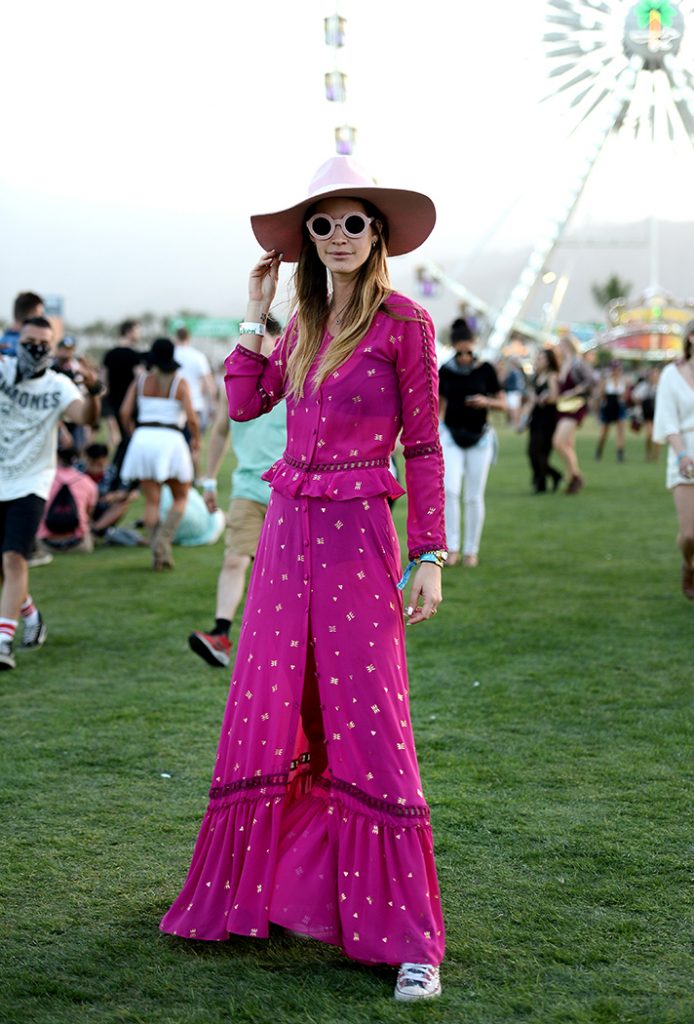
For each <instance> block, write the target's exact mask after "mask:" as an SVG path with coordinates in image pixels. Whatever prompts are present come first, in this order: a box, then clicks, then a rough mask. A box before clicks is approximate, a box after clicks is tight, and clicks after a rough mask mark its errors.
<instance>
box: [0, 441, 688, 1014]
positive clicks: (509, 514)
mask: <svg viewBox="0 0 694 1024" xmlns="http://www.w3.org/2000/svg"><path fill="white" fill-rule="evenodd" d="M594 437H595V435H594V426H593V425H592V424H590V423H589V424H587V425H586V426H585V427H584V429H583V431H582V432H581V437H580V445H579V451H580V454H581V457H582V460H583V462H584V468H585V471H586V476H587V479H588V486H587V488H586V490H585V491H584V492H583V493H582V494H580V495H578V496H577V497H567V496H566V495H564V494H557V495H551V494H547V495H544V496H532V495H531V494H530V493H529V480H528V470H527V464H526V460H525V455H524V444H525V438H524V437H517V436H515V435H512V434H510V433H508V432H505V431H503V430H502V432H501V442H502V444H501V454H500V458H499V462H498V464H497V465H496V466H495V467H494V469H493V471H492V475H491V478H490V484H489V489H488V493H487V498H488V502H487V526H486V530H485V535H484V539H483V546H482V552H481V564H480V566H479V568H478V569H477V570H465V569H462V568H457V567H456V568H450V569H446V570H445V573H444V604H443V605H442V607H441V610H440V613H439V615H438V616H437V618H436V619H435V620H433V621H432V622H430V623H427V624H425V625H421V626H417V627H415V628H413V629H412V630H410V631H408V643H409V661H410V675H411V681H412V702H413V714H414V719H415V725H416V736H417V747H418V752H419V758H420V763H421V768H422V775H423V778H424V782H425V787H426V792H427V796H428V798H429V802H430V804H431V809H432V823H433V826H434V835H435V840H436V844H437V861H438V867H439V874H440V879H441V884H442V889H443V898H444V912H445V915H446V922H447V928H448V953H447V959H446V962H445V964H444V973H443V983H444V995H443V997H442V998H441V999H440V1000H438V1001H437V1002H435V1003H434V1004H431V1005H422V1006H405V1007H403V1006H401V1005H398V1004H396V1003H395V1002H394V1001H393V1000H392V996H391V993H392V984H393V981H394V972H393V970H392V969H386V968H383V969H378V968H376V969H373V968H365V967H362V966H360V965H358V964H354V963H350V962H349V961H346V960H345V959H343V958H342V957H341V956H340V954H339V953H338V952H337V951H336V950H335V949H333V948H331V947H324V946H321V945H319V944H317V943H307V942H302V941H299V940H296V939H292V938H291V937H288V936H286V935H285V934H283V933H280V932H279V931H278V932H277V934H273V936H272V937H271V939H270V940H269V941H268V942H254V941H251V940H246V939H232V940H231V941H229V942H228V943H222V944H210V945H207V944H195V943H192V944H190V943H184V942H181V941H178V940H175V939H172V938H170V937H168V936H163V935H161V934H160V933H159V931H158V923H159V919H160V917H161V915H162V914H163V912H164V911H165V910H166V909H167V907H168V905H169V903H170V902H171V900H172V899H173V898H174V896H175V895H176V894H177V892H178V889H179V887H180V884H181V883H182V881H183V878H184V875H185V872H186V870H187V867H188V864H189V860H190V855H191V852H192V846H193V841H194V838H195V835H196V832H197V828H198V823H199V820H200V817H201V815H202V812H203V810H204V807H205V804H206V792H207V787H208V784H209V778H210V773H211V769H212V762H213V757H214V752H215V747H216V742H217V734H218V729H219V723H220V720H221V715H222V710H223V706H224V702H225V696H226V688H227V683H228V674H227V673H226V672H225V671H215V670H213V669H210V668H208V667H207V666H205V665H204V664H203V663H202V662H201V661H199V660H198V659H197V658H195V657H194V656H193V655H192V654H191V653H190V651H189V650H188V647H187V643H186V637H187V634H188V632H189V631H190V630H191V629H194V628H208V627H209V625H210V623H211V621H212V613H213V610H214V589H215V583H216V575H217V570H218V566H219V562H220V559H221V555H222V545H221V543H220V544H218V545H216V546H215V547H213V548H203V549H187V550H180V549H178V550H177V556H176V557H177V569H176V571H175V572H173V573H170V574H154V573H152V572H151V571H150V570H149V565H148V552H147V551H146V550H144V549H140V550H137V549H122V548H121V549H104V550H99V551H97V552H96V553H95V554H94V555H93V556H86V557H81V558H79V557H74V558H72V557H70V556H63V557H62V558H58V557H56V558H55V560H54V562H53V564H52V565H50V566H47V567H45V568H40V569H37V570H34V571H33V572H32V578H31V590H32V593H33V595H34V597H35V599H36V601H37V603H39V604H40V607H41V609H42V611H43V613H44V616H45V618H46V620H47V623H48V627H49V637H48V641H47V644H46V646H45V647H44V648H43V650H41V651H37V652H27V653H25V654H19V655H18V657H17V662H18V668H17V671H16V672H7V673H3V674H2V675H0V695H1V700H2V718H1V722H2V733H3V743H2V751H3V758H4V764H3V771H2V783H1V785H2V789H1V798H2V805H3V811H4V824H3V836H2V844H1V846H2V854H1V861H0V869H1V873H0V891H1V896H2V919H3V928H2V955H1V960H2V967H1V969H0V1020H1V1021H3V1022H4V1024H30V1022H31V1024H73V1022H82V1021H84V1022H94V1024H106V1022H124V1024H125V1022H128V1024H131V1022H132V1024H135V1022H137V1024H155V1022H156V1024H159V1022H161V1024H164V1022H166V1024H215V1022H233V1024H245V1022H248V1024H250V1022H253V1024H264V1022H272V1024H299V1022H301V1024H338V1022H340V1024H364V1022H379V1024H380V1022H383V1024H386V1022H391V1021H400V1020H402V1019H403V1017H406V1018H407V1019H408V1020H411V1021H425V1020H426V1021H432V1022H447V1024H459V1022H469V1024H512V1022H528V1024H627V1022H628V1024H692V1022H693V1021H694V998H693V996H692V989H691V984H692V976H693V973H694V972H693V971H692V960H691V948H690V943H691V923H692V919H691V918H692V915H691V874H692V828H691V789H689V791H687V786H688V783H689V782H690V780H691V767H692V746H691V717H690V716H691V684H692V678H693V676H694V673H693V672H692V646H691V635H692V634H691V629H692V622H693V621H694V619H693V616H694V606H692V604H690V603H688V602H687V601H685V600H684V598H683V597H682V596H681V594H680V592H679V558H678V556H677V553H676V551H675V548H674V534H675V516H674V510H673V508H672V503H671V499H670V496H669V495H668V494H667V492H666V491H665V489H664V467H663V464H662V462H661V463H660V464H659V465H646V464H645V463H644V461H643V448H642V439H641V438H640V437H630V438H629V447H628V458H627V462H626V463H625V464H624V465H617V464H616V462H615V459H614V448H613V447H610V448H609V449H608V452H607V453H606V456H605V460H604V461H603V462H601V463H599V464H598V463H595V462H593V461H592V451H593V447H594ZM227 468H228V463H227ZM131 518H133V517H131ZM397 520H398V523H399V526H400V528H402V526H403V521H404V508H403V507H402V503H401V507H399V508H398V509H397ZM237 629H238V623H236V624H235V627H234V633H236V631H237ZM165 776H166V777H165ZM169 776H170V777H169Z"/></svg>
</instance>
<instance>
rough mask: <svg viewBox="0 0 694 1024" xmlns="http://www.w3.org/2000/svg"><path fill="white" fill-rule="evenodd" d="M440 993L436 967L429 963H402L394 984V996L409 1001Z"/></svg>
mask: <svg viewBox="0 0 694 1024" xmlns="http://www.w3.org/2000/svg"><path fill="white" fill-rule="evenodd" d="M440 995H441V978H440V977H439V969H438V967H433V966H432V965H431V964H402V965H401V967H400V971H399V972H398V980H397V982H396V984H395V998H396V999H398V1000H400V1001H402V1002H408V1003H411V1002H413V1001H414V1000H415V999H433V998H434V997H435V996H440Z"/></svg>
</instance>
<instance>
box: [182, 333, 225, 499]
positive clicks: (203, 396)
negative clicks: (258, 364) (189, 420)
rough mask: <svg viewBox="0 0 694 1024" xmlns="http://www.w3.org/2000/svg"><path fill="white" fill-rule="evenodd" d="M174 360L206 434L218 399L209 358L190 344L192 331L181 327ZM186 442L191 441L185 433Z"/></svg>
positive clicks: (195, 458)
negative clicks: (211, 413) (213, 407)
mask: <svg viewBox="0 0 694 1024" xmlns="http://www.w3.org/2000/svg"><path fill="white" fill-rule="evenodd" d="M174 359H175V360H176V362H177V363H178V365H179V366H180V367H181V376H182V377H183V378H184V380H186V381H187V383H188V387H189V388H190V400H191V402H192V403H193V408H194V409H195V415H196V416H197V417H198V423H199V424H200V431H201V433H202V432H204V430H205V427H206V426H207V424H208V422H209V420H210V412H211V408H212V406H213V404H214V402H215V399H216V397H217V396H216V389H215V385H214V379H213V377H212V371H211V369H210V364H209V361H208V359H207V356H206V355H205V353H204V352H201V351H200V349H198V348H194V347H193V346H192V345H191V343H190V331H189V330H188V328H187V327H179V328H178V330H177V331H176V347H175V349H174ZM184 434H185V436H186V440H189V438H188V435H187V433H186V432H185V431H184ZM198 459H199V456H198V455H197V454H196V455H194V456H193V464H194V466H195V478H196V479H197V478H198V477H199V475H200V474H199V472H198Z"/></svg>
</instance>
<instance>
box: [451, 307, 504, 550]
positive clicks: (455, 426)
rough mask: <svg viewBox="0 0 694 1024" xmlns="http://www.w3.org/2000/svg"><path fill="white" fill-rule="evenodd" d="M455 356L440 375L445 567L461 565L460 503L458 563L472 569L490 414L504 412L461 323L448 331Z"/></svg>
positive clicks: (489, 452) (490, 446)
mask: <svg viewBox="0 0 694 1024" xmlns="http://www.w3.org/2000/svg"><path fill="white" fill-rule="evenodd" d="M451 345H452V346H453V349H454V352H455V355H454V356H453V358H452V359H449V361H448V362H447V363H444V365H443V366H442V367H441V369H440V370H439V402H440V407H439V416H440V419H441V445H442V448H443V458H444V463H445V477H444V487H445V491H446V542H447V547H448V562H447V564H448V565H455V564H456V563H457V562H459V561H460V518H461V517H460V512H461V509H460V502H461V497H462V499H463V504H464V506H465V525H464V539H463V548H462V552H463V564H464V565H466V566H469V567H471V568H472V567H473V566H476V565H477V562H478V556H479V547H480V540H481V538H482V528H483V526H484V516H485V504H484V491H485V487H486V485H487V476H488V474H489V468H490V466H491V464H492V459H493V457H494V433H493V431H492V430H490V429H489V426H488V423H487V415H488V411H489V410H490V409H501V410H505V409H506V397H505V395H504V392H503V391H502V389H501V385H500V384H499V379H498V377H497V375H496V370H495V369H494V367H493V366H492V365H491V363H478V362H477V360H476V356H475V336H474V335H473V333H472V331H471V329H470V326H469V324H468V323H467V321H466V320H463V319H462V318H461V319H459V320H456V321H455V322H454V323H453V325H452V327H451Z"/></svg>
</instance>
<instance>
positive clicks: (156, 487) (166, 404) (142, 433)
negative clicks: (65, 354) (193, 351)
mask: <svg viewBox="0 0 694 1024" xmlns="http://www.w3.org/2000/svg"><path fill="white" fill-rule="evenodd" d="M145 363H146V365H147V367H148V369H149V372H148V373H146V374H142V375H140V376H139V377H138V378H137V379H136V380H134V381H133V382H132V384H131V385H130V387H129V388H128V391H127V393H126V395H125V398H124V399H123V404H122V405H121V407H120V418H121V422H122V423H124V424H125V426H126V429H127V430H128V431H129V432H130V431H132V432H133V434H132V438H131V440H130V444H129V445H128V450H127V451H126V453H125V458H124V460H123V468H122V470H121V477H122V478H123V480H124V481H126V482H130V481H133V480H139V481H140V487H141V489H142V493H143V494H144V497H145V514H144V520H145V527H146V528H147V531H148V533H149V540H150V547H151V549H152V567H153V568H154V569H171V568H173V564H174V562H173V557H172V555H171V542H172V541H173V536H174V534H175V532H176V527H177V526H178V524H179V522H180V521H181V518H182V516H183V513H184V512H185V508H186V502H187V500H188V491H189V489H190V484H191V481H192V479H193V460H192V458H191V450H192V451H193V452H197V451H198V449H199V447H200V428H199V425H198V418H197V416H196V415H195V411H194V409H193V405H192V402H191V398H190V390H189V388H188V385H187V383H186V382H185V380H184V379H183V377H182V376H181V375H180V374H179V373H178V370H179V364H178V363H177V362H176V361H175V359H174V347H173V343H172V342H171V341H169V339H168V338H157V340H156V341H155V342H154V343H153V345H152V348H151V349H150V351H149V352H148V353H147V355H146V356H145ZM136 407H137V425H136V424H135V418H136V413H135V410H136ZM186 424H187V425H188V429H189V431H190V435H191V442H190V448H189V447H188V443H187V442H186V439H185V437H184V436H183V428H184V426H185V425H186ZM162 484H168V485H169V487H170V489H171V493H172V495H173V503H172V505H171V507H170V509H169V511H168V514H167V516H166V519H165V520H164V522H163V523H160V522H159V500H160V497H161V487H162Z"/></svg>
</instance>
